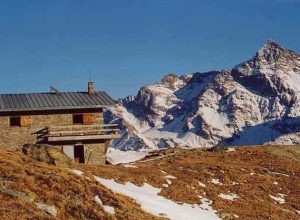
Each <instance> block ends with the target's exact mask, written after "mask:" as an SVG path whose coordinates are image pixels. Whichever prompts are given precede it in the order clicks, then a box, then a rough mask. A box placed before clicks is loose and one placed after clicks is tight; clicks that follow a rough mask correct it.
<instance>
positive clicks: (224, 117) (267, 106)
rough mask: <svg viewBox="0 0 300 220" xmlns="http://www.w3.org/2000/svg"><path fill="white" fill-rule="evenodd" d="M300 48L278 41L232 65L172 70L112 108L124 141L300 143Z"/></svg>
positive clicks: (144, 144) (140, 144)
mask: <svg viewBox="0 0 300 220" xmlns="http://www.w3.org/2000/svg"><path fill="white" fill-rule="evenodd" d="M299 85H300V56H299V55H298V54H297V53H296V52H293V51H291V50H287V49H284V48H283V47H281V46H280V45H279V44H277V43H275V42H274V41H271V40H269V41H267V42H266V43H265V45H264V46H263V47H262V48H261V49H260V50H259V51H258V52H257V53H256V54H255V55H254V56H253V57H252V58H251V59H250V60H248V61H246V62H243V63H241V64H239V65H237V66H235V67H234V68H232V69H229V70H224V71H211V72H206V73H192V74H185V75H183V76H180V77H178V76H176V75H175V74H168V75H166V76H165V77H163V79H162V81H161V82H160V83H154V84H151V85H148V86H144V87H142V88H141V89H140V90H139V91H138V94H137V95H136V96H134V97H132V96H131V97H127V98H125V99H123V100H121V101H120V103H119V104H118V105H117V106H116V107H114V108H112V109H110V111H109V112H108V114H106V118H107V119H108V120H109V121H114V122H118V123H120V124H121V127H122V137H121V138H120V139H118V140H115V141H114V142H112V143H111V145H112V147H115V148H118V149H124V150H127V149H134V150H137V149H143V148H162V147H175V146H188V147H211V146H214V145H217V144H222V145H254V144H265V143H273V144H277V143H278V144H299V143H300V133H299V132H298V131H299V128H300V118H299V117H300V86H299Z"/></svg>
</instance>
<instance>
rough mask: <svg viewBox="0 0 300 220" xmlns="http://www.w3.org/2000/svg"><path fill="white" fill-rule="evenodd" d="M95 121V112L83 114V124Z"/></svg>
mask: <svg viewBox="0 0 300 220" xmlns="http://www.w3.org/2000/svg"><path fill="white" fill-rule="evenodd" d="M93 123H94V115H93V114H84V115H83V124H84V125H90V124H93Z"/></svg>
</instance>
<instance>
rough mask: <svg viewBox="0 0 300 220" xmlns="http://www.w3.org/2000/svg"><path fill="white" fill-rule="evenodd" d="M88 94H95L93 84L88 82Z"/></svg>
mask: <svg viewBox="0 0 300 220" xmlns="http://www.w3.org/2000/svg"><path fill="white" fill-rule="evenodd" d="M88 93H89V95H93V94H95V90H94V82H89V83H88Z"/></svg>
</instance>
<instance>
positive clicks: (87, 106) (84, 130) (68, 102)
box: [0, 82, 120, 164]
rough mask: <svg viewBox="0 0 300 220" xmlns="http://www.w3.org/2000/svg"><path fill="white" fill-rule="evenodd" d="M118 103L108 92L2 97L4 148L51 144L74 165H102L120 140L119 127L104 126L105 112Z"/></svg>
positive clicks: (0, 142)
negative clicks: (110, 149)
mask: <svg viewBox="0 0 300 220" xmlns="http://www.w3.org/2000/svg"><path fill="white" fill-rule="evenodd" d="M115 103H116V102H115V101H114V100H113V99H112V98H111V97H110V96H109V95H108V94H107V93H106V92H96V91H94V83H93V82H89V83H88V91H87V92H59V91H57V90H55V89H52V91H51V92H49V93H24V94H1V95H0V147H2V148H20V147H22V146H23V145H25V144H48V145H52V146H55V147H59V148H61V149H62V150H63V151H64V152H65V154H66V155H68V156H69V157H71V158H72V159H73V160H74V162H78V163H87V164H102V163H104V161H105V153H106V149H107V146H108V144H109V142H110V141H111V140H112V139H114V138H119V137H120V132H119V129H118V127H117V125H116V124H104V119H103V110H104V109H105V108H107V107H111V106H113V105H114V104H115Z"/></svg>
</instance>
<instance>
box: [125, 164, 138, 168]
mask: <svg viewBox="0 0 300 220" xmlns="http://www.w3.org/2000/svg"><path fill="white" fill-rule="evenodd" d="M123 166H124V167H129V168H138V167H137V166H135V165H133V164H124V165H123Z"/></svg>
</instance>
